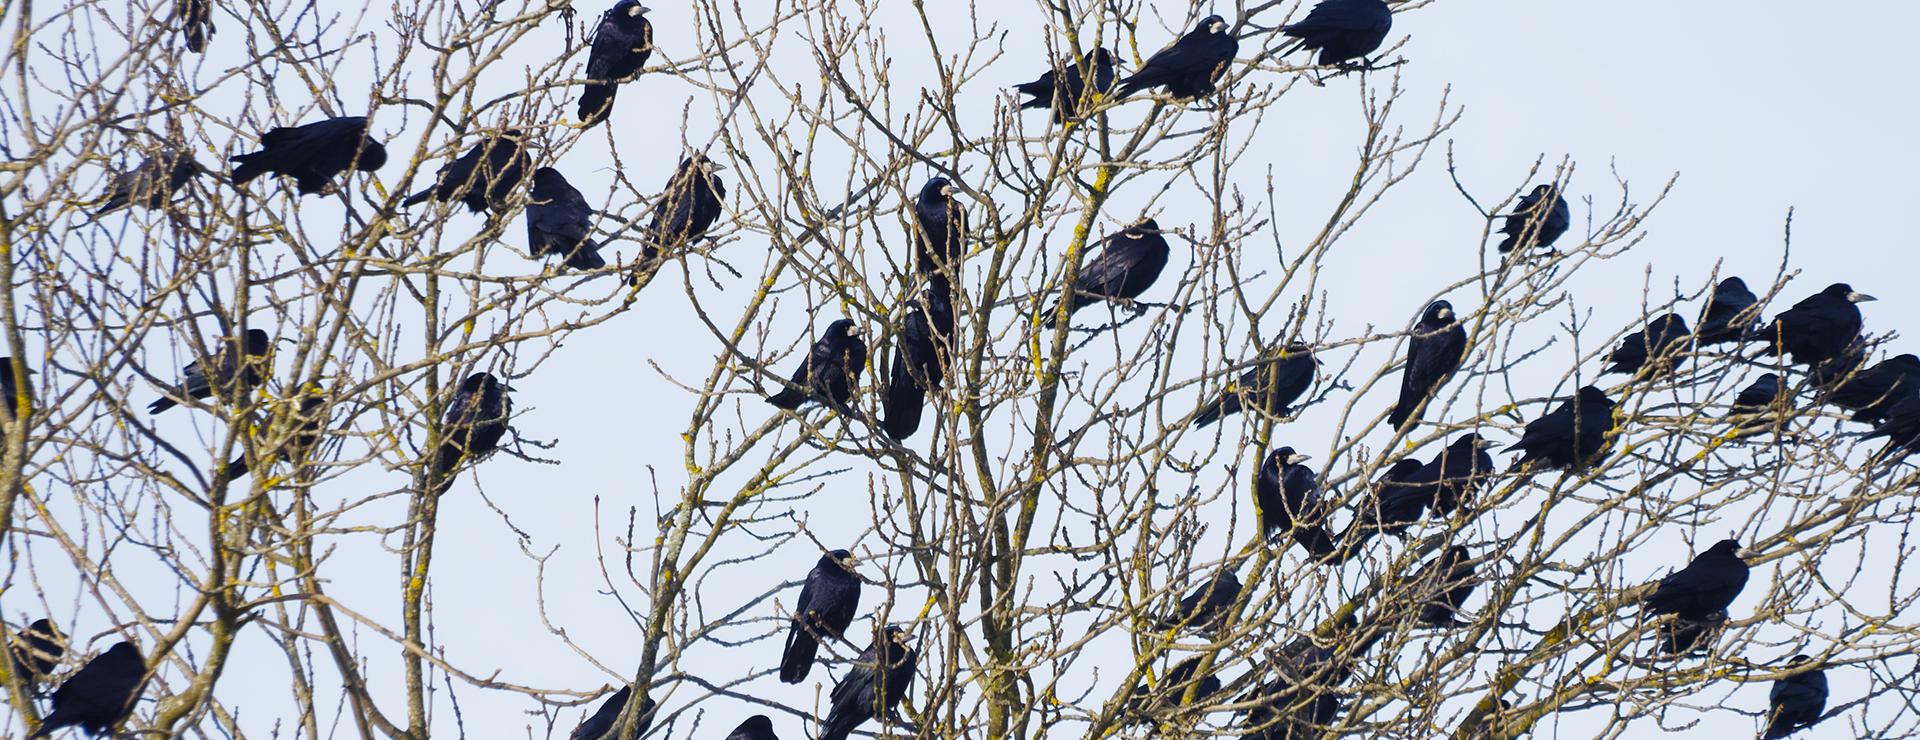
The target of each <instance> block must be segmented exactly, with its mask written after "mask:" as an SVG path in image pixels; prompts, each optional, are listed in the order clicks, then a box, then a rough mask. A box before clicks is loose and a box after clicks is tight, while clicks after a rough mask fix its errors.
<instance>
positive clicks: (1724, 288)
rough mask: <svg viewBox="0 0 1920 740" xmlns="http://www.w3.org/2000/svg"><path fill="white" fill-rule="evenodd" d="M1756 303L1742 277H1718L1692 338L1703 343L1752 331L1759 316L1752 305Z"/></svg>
mask: <svg viewBox="0 0 1920 740" xmlns="http://www.w3.org/2000/svg"><path fill="white" fill-rule="evenodd" d="M1759 303H1760V299H1759V298H1756V297H1755V296H1754V295H1753V291H1751V290H1747V283H1746V281H1744V280H1741V279H1740V278H1737V277H1730V278H1727V279H1725V280H1722V281H1720V284H1719V285H1716V286H1714V288H1713V297H1712V298H1711V299H1708V301H1707V309H1706V311H1705V312H1704V313H1702V314H1701V315H1700V326H1699V328H1698V329H1696V330H1695V332H1694V333H1695V336H1696V338H1695V340H1694V341H1695V342H1698V343H1699V345H1700V346H1702V347H1705V346H1708V345H1713V344H1724V343H1727V342H1738V341H1741V340H1743V339H1745V338H1746V336H1747V335H1748V334H1750V333H1752V331H1753V325H1754V323H1755V322H1757V321H1759V320H1760V312H1759V310H1758V309H1756V308H1755V306H1757V305H1759Z"/></svg>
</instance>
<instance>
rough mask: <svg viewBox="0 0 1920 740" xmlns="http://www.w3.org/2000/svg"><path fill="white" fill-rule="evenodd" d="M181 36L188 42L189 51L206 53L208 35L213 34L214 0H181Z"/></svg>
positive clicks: (179, 5)
mask: <svg viewBox="0 0 1920 740" xmlns="http://www.w3.org/2000/svg"><path fill="white" fill-rule="evenodd" d="M177 6H178V7H179V8H180V38H181V39H183V40H185V41H186V42H187V51H191V52H193V53H195V54H204V53H206V51H207V37H208V36H212V35H213V32H214V28H213V0H180V1H179V3H178V5H177Z"/></svg>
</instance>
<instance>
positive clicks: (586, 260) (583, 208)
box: [527, 167, 607, 270]
mask: <svg viewBox="0 0 1920 740" xmlns="http://www.w3.org/2000/svg"><path fill="white" fill-rule="evenodd" d="M591 236H593V208H592V207H590V206H588V205H587V198H586V196H584V195H581V194H580V190H579V189H578V188H575V187H574V186H573V184H572V183H569V182H567V178H566V176H565V175H562V174H560V171H559V170H556V169H554V168H552V167H542V168H540V169H537V170H534V171H533V192H530V193H528V194H527V251H528V252H529V253H531V254H532V255H533V256H534V257H547V256H559V257H562V258H564V260H565V262H566V265H567V266H568V267H571V268H573V269H575V270H595V269H599V268H602V267H606V266H607V261H606V259H604V258H602V257H601V256H600V248H599V247H598V246H596V245H594V243H593V241H592V240H591V239H590V238H589V237H591Z"/></svg>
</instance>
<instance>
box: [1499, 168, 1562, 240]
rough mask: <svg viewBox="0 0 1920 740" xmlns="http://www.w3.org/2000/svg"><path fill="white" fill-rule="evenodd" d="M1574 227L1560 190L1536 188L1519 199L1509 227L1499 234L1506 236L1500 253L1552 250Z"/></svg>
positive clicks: (1541, 186)
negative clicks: (1563, 235) (1539, 249)
mask: <svg viewBox="0 0 1920 740" xmlns="http://www.w3.org/2000/svg"><path fill="white" fill-rule="evenodd" d="M1572 225H1573V218H1572V212H1571V211H1569V210H1568V209H1567V199H1566V198H1565V197H1563V196H1561V195H1560V189H1559V188H1558V187H1555V186H1553V185H1535V186H1534V188H1533V192H1531V193H1528V194H1526V195H1523V196H1520V202H1519V203H1517V204H1515V205H1514V207H1513V213H1512V214H1511V215H1509V216H1507V222H1506V224H1505V225H1503V226H1501V227H1500V233H1502V234H1506V235H1507V238H1506V239H1504V240H1502V241H1501V242H1500V251H1501V252H1502V253H1506V252H1511V251H1513V250H1515V249H1523V250H1524V249H1532V248H1534V247H1551V246H1553V243H1554V242H1555V241H1558V240H1559V239H1560V235H1561V234H1565V233H1567V227H1569V226H1572Z"/></svg>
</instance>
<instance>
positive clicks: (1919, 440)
mask: <svg viewBox="0 0 1920 740" xmlns="http://www.w3.org/2000/svg"><path fill="white" fill-rule="evenodd" d="M1875 437H1886V438H1887V441H1888V442H1889V443H1890V444H1889V445H1888V446H1887V449H1886V450H1885V451H1883V452H1881V453H1880V454H1882V455H1886V454H1889V453H1894V452H1898V453H1899V454H1900V456H1901V457H1905V456H1906V455H1908V454H1909V453H1913V452H1920V390H1915V391H1908V392H1907V394H1906V398H1903V399H1900V402H1899V403H1896V404H1894V405H1893V407H1892V408H1889V409H1887V414H1886V419H1885V420H1884V421H1882V422H1880V424H1879V426H1876V427H1874V428H1873V431H1871V432H1868V433H1867V435H1866V439H1873V438H1875Z"/></svg>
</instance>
